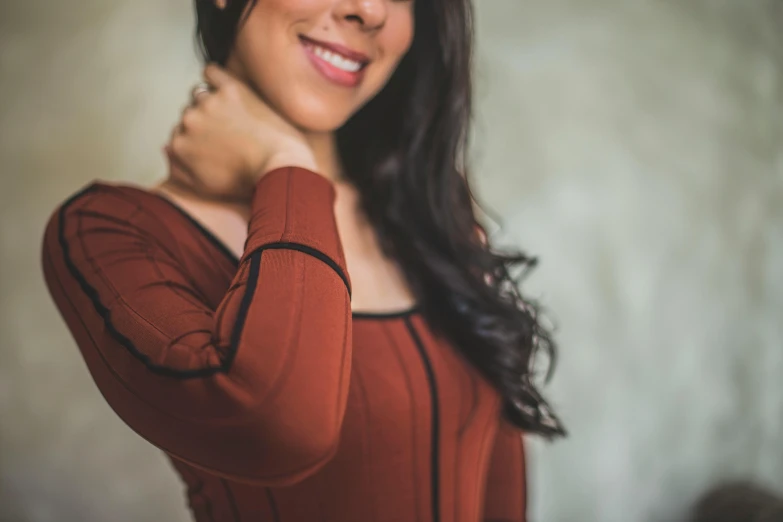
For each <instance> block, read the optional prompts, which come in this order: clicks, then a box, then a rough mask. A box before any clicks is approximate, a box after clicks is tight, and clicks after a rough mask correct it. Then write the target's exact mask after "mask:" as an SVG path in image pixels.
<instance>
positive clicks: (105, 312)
mask: <svg viewBox="0 0 783 522" xmlns="http://www.w3.org/2000/svg"><path fill="white" fill-rule="evenodd" d="M97 188H98V187H97V186H95V185H91V186H88V187H86V188H85V189H83V190H81V191H79V192H77V193H76V194H74V195H73V196H71V197H70V198H68V200H66V201H65V202H64V203H63V205H62V206H61V207H60V211H59V213H58V231H57V233H58V241H59V243H60V248H61V249H62V253H63V260H64V262H65V266H66V267H67V268H68V271H69V272H70V273H71V275H72V276H73V278H74V279H75V280H76V282H77V283H78V284H79V286H80V287H81V289H82V292H84V293H85V294H86V295H87V297H88V298H89V299H90V301H91V302H92V304H93V307H94V308H95V311H96V312H97V313H98V315H99V316H100V317H101V318H102V319H103V322H104V324H105V325H106V330H107V331H108V332H109V334H110V335H111V336H112V337H114V339H116V340H117V342H118V343H120V344H121V345H122V346H123V347H124V348H125V349H127V350H128V352H130V354H131V355H133V356H134V357H136V358H137V359H139V360H140V361H141V362H142V363H143V364H144V365H145V366H146V367H147V369H149V370H150V371H151V372H152V373H155V374H157V375H163V376H166V377H174V378H178V379H191V378H202V377H210V376H213V375H215V374H217V373H227V372H228V371H229V370H230V369H231V365H232V363H233V362H234V358H235V357H236V352H237V350H238V349H239V340H240V339H241V337H242V330H243V328H244V325H245V321H246V319H247V314H248V310H249V309H250V304H251V303H252V301H253V297H254V295H255V291H256V287H257V284H258V278H259V274H260V266H261V256H262V254H263V251H264V250H266V249H285V248H287V249H293V250H299V251H301V252H304V253H307V254H310V255H312V256H314V257H316V258H318V259H320V260H322V261H324V262H325V263H326V264H328V265H329V266H330V267H332V268H333V269H334V270H335V271H336V272H337V274H338V275H339V276H340V277H341V278H342V279H343V282H344V283H345V285H346V288H347V289H348V295H349V297H350V293H351V289H350V285H349V284H348V279H347V277H345V274H344V273H343V271H342V270H341V269H340V267H339V265H337V263H335V262H334V261H333V260H332V259H330V258H329V257H328V256H327V255H326V254H324V253H322V252H320V251H318V250H316V249H314V248H312V247H308V246H307V245H300V244H298V243H285V242H281V243H271V244H269V245H264V246H262V247H260V248H259V249H257V250H256V251H254V252H253V253H252V254H250V256H249V259H250V272H249V275H248V281H247V286H246V288H245V293H244V295H243V296H242V302H241V303H240V307H239V310H238V312H237V321H236V323H234V330H233V331H232V334H231V342H230V344H229V347H228V349H227V353H226V355H225V357H224V358H223V361H222V362H221V364H220V366H208V367H204V368H199V369H196V370H177V369H174V368H170V367H168V366H161V365H158V364H155V363H153V362H152V361H151V360H150V358H149V356H147V355H146V354H145V353H143V352H141V351H140V350H139V349H138V348H136V346H135V345H134V344H133V341H131V340H130V339H129V338H128V337H126V336H125V335H123V334H122V333H121V332H120V331H119V330H117V328H116V327H115V326H114V323H113V322H112V320H111V312H110V310H109V309H108V308H106V306H105V305H104V304H103V303H102V302H101V300H100V296H99V295H98V291H97V290H96V289H95V288H94V287H93V286H92V285H90V283H88V282H87V280H86V279H85V277H84V276H83V275H82V273H81V272H79V269H78V268H77V267H76V265H75V264H74V263H73V260H72V259H71V254H70V252H71V251H70V245H69V244H68V242H67V241H66V239H65V221H66V214H67V212H68V210H69V208H70V207H71V205H73V204H74V203H75V202H76V201H77V200H78V199H80V198H82V197H84V196H86V195H87V194H90V193H92V192H94V191H96V189H97ZM186 215H187V214H186ZM202 229H203V227H202ZM203 230H206V229H203Z"/></svg>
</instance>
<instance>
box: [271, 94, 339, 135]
mask: <svg viewBox="0 0 783 522" xmlns="http://www.w3.org/2000/svg"><path fill="white" fill-rule="evenodd" d="M291 105H292V107H290V109H288V110H285V115H286V117H287V118H288V120H289V121H290V122H291V123H293V124H294V125H296V126H297V127H298V128H299V129H301V130H303V131H306V132H312V133H324V132H334V131H336V130H337V129H339V128H340V127H342V126H343V125H344V124H345V122H347V121H348V119H349V118H350V117H351V115H352V114H353V111H351V110H349V109H339V108H337V107H335V105H336V104H334V103H329V102H328V101H327V100H312V101H310V102H309V103H301V102H300V103H296V104H291Z"/></svg>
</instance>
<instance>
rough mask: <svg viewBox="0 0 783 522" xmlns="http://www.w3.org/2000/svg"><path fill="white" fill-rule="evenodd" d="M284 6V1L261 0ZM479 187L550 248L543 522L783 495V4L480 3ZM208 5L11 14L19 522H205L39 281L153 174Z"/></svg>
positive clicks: (3, 129) (6, 479)
mask: <svg viewBox="0 0 783 522" xmlns="http://www.w3.org/2000/svg"><path fill="white" fill-rule="evenodd" d="M261 1H263V0H261ZM478 15H479V16H478V29H479V40H480V46H479V60H478V68H479V73H480V74H479V78H478V92H479V98H480V105H479V108H480V113H479V117H478V120H477V125H476V131H477V133H476V142H475V143H476V149H477V154H476V160H477V161H476V167H477V168H476V173H475V179H476V180H477V183H478V188H479V193H480V195H482V196H483V199H484V200H485V201H486V202H487V203H488V204H490V205H491V207H492V208H494V209H495V210H496V211H497V212H498V213H499V214H500V216H501V217H502V219H503V222H504V224H505V228H504V229H503V231H502V232H501V233H499V234H498V235H497V236H496V237H497V238H498V240H499V241H514V242H516V243H519V244H521V245H523V246H524V247H525V248H526V249H527V250H529V251H531V252H533V253H536V254H539V255H540V257H541V260H542V266H541V268H540V269H539V270H538V271H537V272H536V273H535V275H534V277H533V278H532V279H531V280H530V287H529V288H530V291H532V292H533V293H534V295H536V296H538V297H540V298H541V299H542V300H543V301H544V302H545V303H546V304H547V305H548V306H549V307H550V308H551V309H552V310H553V311H554V313H555V314H556V319H557V321H558V323H559V324H560V334H559V340H560V342H561V344H562V362H561V364H560V367H559V371H558V373H557V376H556V378H555V379H554V381H553V383H552V385H551V387H550V395H551V396H552V397H553V398H554V401H555V403H556V404H557V405H558V407H559V409H560V411H561V413H562V415H563V416H564V417H565V418H566V419H567V421H568V422H569V426H570V428H571V431H572V434H573V435H572V438H571V439H570V440H568V441H567V442H562V443H558V444H556V445H553V446H547V445H544V444H541V443H536V444H534V446H533V450H534V454H533V456H532V457H531V480H532V485H531V488H532V491H531V494H532V503H533V510H532V511H533V514H534V515H535V517H534V519H535V520H541V521H548V522H553V521H564V522H565V521H576V520H579V521H580V522H592V521H596V522H599V521H600V522H628V521H668V520H680V519H681V518H682V516H683V513H684V510H685V508H686V507H687V505H688V504H689V503H690V502H691V501H692V500H693V498H694V497H695V495H697V494H698V493H699V492H700V491H701V490H702V489H704V488H705V487H706V486H708V485H709V484H711V483H712V482H713V481H714V480H716V479H719V478H722V477H731V476H737V475H745V476H751V477H755V478H757V479H759V480H761V481H764V482H767V483H769V484H770V485H773V486H775V487H777V488H779V489H783V450H781V447H783V383H781V380H782V379H781V376H783V350H781V345H782V344H783V320H782V319H781V317H782V316H783V268H782V267H783V37H781V36H780V33H781V32H783V9H782V8H781V5H780V2H778V1H775V0H741V1H740V0H688V1H681V0H657V1H652V0H647V1H638V2H631V1H627V0H626V1H622V0H481V1H480V5H479V7H478ZM191 25H192V16H191V13H190V2H189V1H188V0H176V1H174V0H136V1H135V2H120V1H118V0H84V1H81V2H51V1H44V0H27V1H25V2H11V1H4V2H0V94H1V96H0V122H1V123H0V161H2V163H1V164H2V169H3V172H2V175H1V177H0V248H1V249H2V250H1V251H0V423H1V424H0V520H2V521H13V522H47V521H67V522H71V521H74V522H76V521H79V522H98V521H101V522H102V521H109V520H111V521H113V522H124V521H139V520H155V521H167V522H174V521H177V520H179V521H185V520H187V518H188V517H187V513H186V511H185V509H184V507H183V506H184V501H183V497H182V494H183V491H182V487H181V486H180V484H179V483H178V482H177V481H176V479H175V478H174V475H173V473H172V472H171V471H170V470H169V468H168V467H167V464H166V461H165V460H164V458H163V457H162V456H161V455H160V454H159V453H158V452H157V451H156V450H155V449H153V448H151V447H149V446H148V445H147V444H146V443H145V442H143V441H142V440H141V439H140V438H138V437H137V436H136V435H135V434H133V433H132V432H131V431H130V430H129V429H128V428H126V427H125V426H124V425H123V424H122V423H121V422H120V421H119V420H118V419H117V418H115V416H114V415H113V413H112V412H111V410H110V409H109V407H108V406H107V405H106V404H105V403H104V401H103V399H102V397H101V396H100V394H99V393H98V392H97V390H96V388H95V387H94V385H93V383H92V382H91V380H90V378H89V376H88V374H87V371H86V369H85V367H84V364H83V363H82V361H81V360H80V358H79V356H78V353H77V351H76V349H75V347H74V345H73V343H72V341H71V340H70V338H69V336H68V334H67V332H66V330H65V328H64V325H63V323H62V321H61V320H60V318H59V316H58V315H57V313H56V311H55V310H54V308H53V306H52V305H51V304H50V302H49V300H48V296H47V294H46V291H45V288H44V286H43V283H42V281H41V275H40V268H39V262H38V249H39V241H40V236H41V231H42V227H43V225H44V222H45V219H46V217H47V216H48V213H49V212H50V210H51V209H52V208H53V207H54V205H55V204H56V203H57V202H59V201H61V200H62V199H63V198H64V197H66V196H67V195H69V194H70V193H72V192H74V191H75V190H77V189H78V188H80V187H81V186H83V185H84V184H85V183H87V182H88V181H90V180H92V179H95V178H102V179H111V180H114V179H122V180H129V181H132V182H136V183H140V184H146V183H149V182H151V181H153V180H154V179H156V178H157V177H158V176H159V175H160V174H161V172H162V168H163V163H162V159H161V155H160V153H159V149H160V147H161V145H162V143H163V142H164V140H165V137H166V136H167V134H168V130H169V128H170V126H171V124H172V123H173V121H174V120H175V118H176V117H177V114H178V111H179V106H180V104H181V103H183V102H184V99H185V97H186V93H187V91H188V88H189V86H190V85H191V83H192V82H193V81H194V80H195V79H196V78H197V75H198V70H199V65H198V63H197V61H196V60H195V57H194V56H195V55H194V53H193V45H192V40H191Z"/></svg>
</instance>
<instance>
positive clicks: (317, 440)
mask: <svg viewBox="0 0 783 522" xmlns="http://www.w3.org/2000/svg"><path fill="white" fill-rule="evenodd" d="M335 196H336V192H335V187H334V185H333V184H332V182H331V181H329V180H328V179H326V178H325V177H323V176H321V175H319V174H317V173H315V172H311V171H309V170H306V169H303V168H298V167H285V168H280V169H276V170H274V171H273V172H270V173H268V174H267V175H266V176H264V177H263V178H262V179H261V180H260V181H259V182H258V184H257V186H256V191H255V195H254V198H253V203H252V209H251V210H252V211H251V218H250V223H249V228H248V232H249V234H248V240H247V243H246V246H245V252H244V254H243V255H242V257H241V259H236V258H234V256H233V255H232V254H231V253H230V251H229V250H228V249H227V248H226V247H225V246H224V245H222V244H221V243H220V241H219V240H217V239H216V238H215V237H214V236H212V235H211V234H209V232H207V231H206V230H205V229H204V228H203V227H201V226H200V225H199V224H198V222H197V221H195V220H194V219H193V218H192V217H190V216H188V215H187V214H185V213H184V212H183V211H181V210H179V209H178V208H177V207H175V206H174V205H173V204H171V203H169V202H168V201H166V200H165V199H163V198H162V197H160V196H157V195H155V194H152V193H150V192H147V191H145V190H142V189H140V188H136V187H131V186H123V185H109V184H105V183H93V184H91V185H89V186H87V187H86V188H85V189H83V190H82V191H80V192H79V193H77V194H75V195H74V196H73V197H71V198H69V199H68V200H67V201H65V202H64V203H63V204H62V205H61V206H60V207H59V208H58V209H57V211H56V212H55V213H54V214H53V215H52V217H51V219H50V221H49V223H48V226H47V228H46V232H45V238H44V244H43V255H42V261H43V268H44V274H45V278H46V282H47V285H48V288H49V290H50V293H51V295H52V297H53V299H54V302H55V303H56V305H57V307H58V308H59V310H60V312H61V314H62V316H63V318H64V320H65V322H66V324H67V325H68V328H69V329H70V331H71V333H72V335H73V337H74V339H75V340H76V343H77V345H78V347H79V350H80V352H81V354H82V356H83V357H84V360H85V362H86V364H87V367H88V368H89V371H90V373H91V375H92V377H93V379H94V381H95V383H96V385H97V386H98V388H99V389H100V391H101V393H102V394H103V396H104V397H105V398H106V400H107V401H108V403H109V404H110V405H111V407H112V408H113V409H114V411H115V412H116V413H117V414H118V415H119V416H120V417H121V418H122V419H123V421H124V422H126V423H127V424H128V425H129V426H130V427H131V428H132V429H133V430H134V431H136V432H137V433H138V434H139V435H141V436H142V437H144V438H145V439H146V440H148V441H149V442H150V443H152V444H154V445H155V446H157V447H158V448H160V449H162V450H163V451H164V452H166V453H167V454H168V455H169V457H170V458H171V462H172V464H173V465H174V467H175V468H176V470H177V471H178V472H179V474H180V476H181V477H182V479H183V481H184V482H185V483H186V484H187V492H188V493H187V502H188V504H189V506H190V509H191V511H192V513H193V517H194V520H196V521H199V522H235V521H240V520H241V521H245V522H248V521H281V522H304V521H307V522H314V521H320V522H391V521H399V522H403V521H404V522H413V521H417V522H457V521H459V522H479V521H484V522H489V521H496V522H499V521H505V522H512V521H513V522H521V521H524V520H525V514H524V513H525V476H524V475H525V462H524V450H523V444H522V437H521V432H519V431H518V430H516V429H513V428H512V427H511V426H509V425H508V424H507V423H505V422H503V421H501V420H500V397H499V396H498V394H497V393H496V392H495V391H494V390H493V389H492V388H491V386H490V385H489V384H488V383H487V382H485V381H484V380H483V379H482V378H481V377H480V376H479V375H478V373H477V372H476V371H475V370H474V369H473V368H472V367H470V365H469V364H467V363H466V362H465V361H464V360H463V359H462V358H461V357H459V356H458V355H457V353H456V352H455V350H454V349H453V348H452V347H451V346H449V344H448V343H447V342H446V341H445V340H443V339H440V338H437V337H435V336H434V335H433V334H432V332H431V331H430V330H429V329H428V327H427V323H426V321H425V320H424V318H423V316H421V315H420V313H419V311H418V310H417V309H415V308H414V309H411V310H403V311H400V312H399V313H389V314H372V313H361V312H356V313H352V311H351V300H350V294H351V282H350V277H349V274H348V272H347V268H346V262H345V256H344V253H343V250H342V244H341V242H340V238H339V234H338V230H337V224H336V221H335V215H334V201H335Z"/></svg>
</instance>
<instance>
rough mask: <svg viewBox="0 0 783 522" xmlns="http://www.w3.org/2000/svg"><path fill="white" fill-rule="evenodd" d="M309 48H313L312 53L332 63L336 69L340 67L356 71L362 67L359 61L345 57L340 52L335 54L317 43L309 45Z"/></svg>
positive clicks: (344, 69)
mask: <svg viewBox="0 0 783 522" xmlns="http://www.w3.org/2000/svg"><path fill="white" fill-rule="evenodd" d="M310 48H311V49H312V50H313V53H314V54H315V55H316V56H318V57H319V58H320V59H322V60H324V61H326V62H329V63H330V64H332V65H334V66H335V67H337V68H338V69H342V70H343V71H348V72H356V71H358V70H359V69H361V68H362V64H361V63H359V62H357V61H354V60H351V59H350V58H346V57H345V56H343V55H341V54H337V53H335V52H333V51H329V50H328V49H324V48H323V47H319V46H317V45H310Z"/></svg>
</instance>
